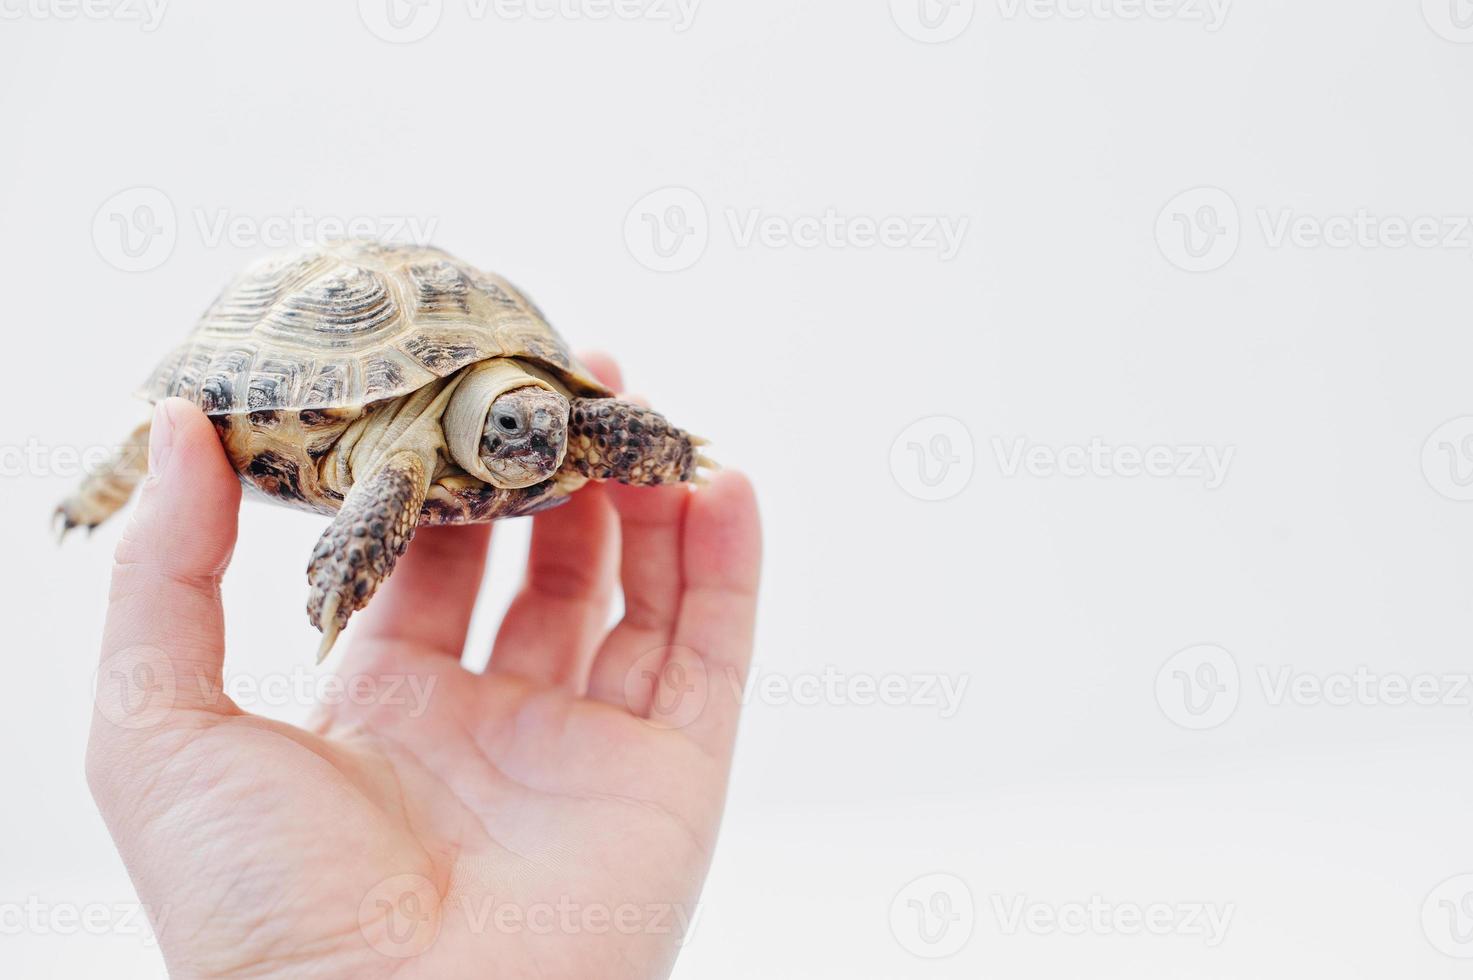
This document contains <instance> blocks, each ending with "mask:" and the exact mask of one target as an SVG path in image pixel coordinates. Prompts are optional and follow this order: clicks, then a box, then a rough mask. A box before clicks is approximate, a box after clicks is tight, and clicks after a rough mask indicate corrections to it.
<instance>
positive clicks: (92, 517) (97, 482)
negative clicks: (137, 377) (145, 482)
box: [52, 422, 152, 538]
mask: <svg viewBox="0 0 1473 980" xmlns="http://www.w3.org/2000/svg"><path fill="white" fill-rule="evenodd" d="M151 424H152V423H150V422H145V423H143V424H142V425H140V426H139V427H138V428H136V429H134V430H133V432H132V433H131V434H130V435H129V436H128V438H127V441H125V442H124V443H123V444H122V445H121V446H119V447H118V449H117V450H116V451H115V452H114V453H113V454H112V456H111V457H110V458H109V459H108V461H107V462H106V463H104V464H102V465H101V466H99V467H98V468H97V469H95V470H93V471H92V472H91V473H89V474H87V478H86V479H84V480H83V481H82V485H81V486H79V487H78V488H77V491H76V493H74V494H72V495H71V496H70V497H68V498H66V499H65V500H63V501H62V502H61V504H60V505H59V506H57V508H56V510H55V511H54V512H53V514H52V523H53V524H54V525H56V527H57V528H58V537H59V538H65V537H66V534H67V532H68V531H70V530H72V529H73V528H77V527H85V528H86V529H87V530H88V531H91V530H92V529H93V528H95V527H97V525H99V524H101V523H102V522H103V521H105V520H107V519H108V518H109V517H111V516H113V515H114V514H116V513H117V512H118V511H119V510H121V509H122V507H123V505H124V504H126V503H127V502H128V498H129V497H132V496H133V490H134V488H136V487H137V486H138V483H139V481H141V480H142V479H143V477H144V475H145V474H146V473H147V472H148V430H149V426H150V425H151Z"/></svg>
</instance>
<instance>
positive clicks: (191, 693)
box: [93, 398, 240, 743]
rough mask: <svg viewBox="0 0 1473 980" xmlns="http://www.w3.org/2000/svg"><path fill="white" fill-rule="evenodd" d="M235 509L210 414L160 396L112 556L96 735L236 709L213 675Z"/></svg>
mask: <svg viewBox="0 0 1473 980" xmlns="http://www.w3.org/2000/svg"><path fill="white" fill-rule="evenodd" d="M239 507H240V483H239V481H238V480H237V479H236V475H235V471H234V469H233V468H232V467H231V465H230V463H229V461H228V460H227V459H226V458H225V452H224V450H223V448H222V447H221V445H220V439H219V437H218V436H217V435H216V433H215V427H214V426H213V425H212V424H211V422H210V420H209V419H208V418H206V417H205V415H204V413H203V412H201V411H200V410H199V409H198V408H196V407H195V406H194V405H192V404H190V403H189V402H186V401H184V400H183V399H179V398H171V399H169V400H167V401H164V402H161V403H159V405H158V406H157V407H156V408H155V410H154V416H153V425H152V428H151V430H150V433H149V448H148V478H147V479H146V480H145V481H144V483H143V488H142V493H141V495H140V497H139V501H138V506H137V508H136V509H135V511H134V513H133V518H132V521H131V522H130V524H129V526H128V528H127V530H126V531H125V532H124V534H123V538H122V541H121V542H119V544H118V549H117V556H116V559H115V563H114V565H113V578H112V590H111V593H110V594H109V596H108V611H107V625H106V627H105V628H104V631H103V644H102V664H101V666H100V668H99V670H98V675H97V700H96V708H97V710H96V712H94V715H93V734H94V737H96V736H99V735H103V734H105V733H104V731H103V729H110V730H112V731H113V732H114V733H117V734H122V733H127V732H134V733H137V732H140V731H144V730H150V729H156V728H158V727H160V726H165V725H170V724H180V723H185V724H187V723H189V722H190V720H191V719H195V720H197V719H198V718H199V717H200V713H201V712H204V713H207V714H213V715H221V714H236V713H238V709H237V708H236V707H235V705H234V704H233V703H232V702H231V701H230V699H229V698H227V697H225V696H224V694H223V691H222V684H221V668H222V664H223V661H224V658H225V612H224V609H223V607H222V606H221V603H220V580H221V578H222V577H223V576H224V574H225V569H226V567H227V566H228V565H229V564H230V556H231V553H232V552H233V551H234V549H235V538H236V519H237V511H238V510H239ZM123 741H124V742H125V743H129V742H132V741H133V740H132V739H127V738H124V739H123Z"/></svg>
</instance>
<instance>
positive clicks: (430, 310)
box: [140, 241, 610, 415]
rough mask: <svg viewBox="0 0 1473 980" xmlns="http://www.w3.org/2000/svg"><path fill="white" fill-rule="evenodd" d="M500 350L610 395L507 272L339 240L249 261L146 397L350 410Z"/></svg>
mask: <svg viewBox="0 0 1473 980" xmlns="http://www.w3.org/2000/svg"><path fill="white" fill-rule="evenodd" d="M493 357H517V358H521V359H523V360H527V361H530V362H533V363H535V364H536V365H538V366H539V367H542V368H543V369H545V370H547V371H549V372H551V373H552V374H554V375H555V376H557V377H558V378H559V379H560V380H561V381H562V382H563V384H564V385H566V387H567V388H568V390H569V391H570V392H572V393H574V394H577V395H586V396H593V397H603V396H607V395H609V394H610V392H609V391H608V390H607V389H606V388H605V387H604V386H603V385H601V384H600V383H599V382H598V381H597V380H596V379H595V378H594V377H593V375H592V373H591V372H589V371H588V369H587V368H585V367H584V366H583V365H582V364H580V363H579V362H578V360H577V358H575V357H574V356H573V354H572V352H571V351H570V350H569V349H568V345H567V343H566V342H565V341H564V340H563V338H562V337H560V336H559V335H558V333H557V331H555V330H554V329H553V328H552V327H551V326H550V325H549V324H548V322H547V319H546V318H545V317H544V316H543V315H542V312H541V311H540V310H538V309H537V307H536V306H535V305H533V303H532V302H531V301H530V300H528V299H527V297H525V296H524V295H522V293H521V292H520V291H518V290H517V289H516V287H514V286H512V285H511V284H510V283H509V282H507V281H506V280H505V279H502V278H501V277H500V276H496V275H493V274H491V273H487V272H481V271H479V270H477V269H474V268H472V267H470V266H468V265H465V264H464V263H462V262H460V261H458V260H456V259H455V258H453V257H451V256H450V255H448V254H446V253H445V252H443V251H441V250H439V249H437V248H430V247H425V246H415V245H391V244H382V243H378V242H358V241H354V242H342V243H336V244H332V245H326V246H323V247H320V248H314V249H311V250H307V251H303V252H298V253H295V254H291V255H285V256H277V257H272V258H268V259H265V260H263V261H261V262H258V263H256V264H254V265H252V266H251V267H250V268H249V269H247V270H246V272H245V273H244V274H243V275H242V276H241V277H240V278H238V279H237V280H235V282H233V283H231V284H230V285H229V286H227V287H226V288H225V291H224V292H222V293H221V294H220V296H219V298H217V299H216V300H215V302H214V304H213V305H211V306H210V308H209V309H208V310H207V311H206V312H205V315H204V317H203V318H202V319H201V320H200V321H199V323H198V325H196V327H195V329H194V332H193V333H192V334H191V335H190V336H189V339H187V340H186V341H185V342H184V343H183V344H181V345H180V346H179V347H177V348H176V349H175V350H174V351H173V352H172V353H170V354H169V355H168V356H167V357H166V358H164V360H163V361H162V362H161V363H160V364H159V366H158V367H157V368H156V369H155V370H154V372H153V375H152V376H151V377H150V378H149V380H148V382H147V383H146V384H145V385H144V387H143V388H142V390H141V392H140V393H141V394H142V395H143V396H144V397H146V398H148V399H149V400H150V401H159V400H162V399H164V398H169V397H175V396H177V397H180V398H185V399H188V400H189V401H192V402H194V403H195V404H196V405H198V406H199V407H200V408H201V409H203V410H204V411H205V412H206V413H208V414H211V415H230V414H239V413H245V412H264V411H271V410H277V409H286V410H293V411H305V410H309V409H329V408H355V407H361V406H363V405H368V404H370V403H372V402H378V401H382V400H384V399H388V398H397V397H399V396H401V395H406V394H408V393H410V392H412V391H414V390H415V389H417V388H420V387H423V386H424V385H426V384H429V383H431V382H432V381H434V380H435V379H437V378H444V377H447V376H449V375H451V374H453V373H455V372H456V371H458V370H460V369H461V368H463V367H465V366H466V365H467V364H474V363H476V362H478V361H484V360H487V359H488V358H493Z"/></svg>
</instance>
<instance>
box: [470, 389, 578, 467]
mask: <svg viewBox="0 0 1473 980" xmlns="http://www.w3.org/2000/svg"><path fill="white" fill-rule="evenodd" d="M567 446H568V400H567V399H566V398H564V397H563V396H562V395H560V394H558V393H557V392H555V391H548V390H547V389H545V388H539V387H535V386H531V385H529V386H527V387H525V388H514V389H512V390H511V391H508V392H505V393H504V394H501V395H499V396H497V398H496V400H495V401H493V402H492V403H491V409H490V411H488V412H487V413H486V424H485V428H484V430H483V433H482V436H481V446H480V457H481V463H482V464H483V465H484V466H485V467H486V469H487V470H489V471H490V473H491V476H492V477H493V478H494V479H493V482H494V483H495V485H496V486H498V487H502V488H504V489H517V488H520V487H530V486H532V485H533V484H536V483H541V482H542V481H543V480H546V479H548V478H549V477H551V476H552V475H553V474H554V473H556V472H557V468H558V467H559V466H561V465H562V462H563V455H564V454H565V452H566V451H567Z"/></svg>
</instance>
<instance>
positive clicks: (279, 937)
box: [88, 417, 757, 977]
mask: <svg viewBox="0 0 1473 980" xmlns="http://www.w3.org/2000/svg"><path fill="white" fill-rule="evenodd" d="M197 422H198V424H199V425H198V427H197V426H196V425H195V420H186V421H185V422H182V423H181V422H179V421H177V420H176V421H175V423H174V425H175V431H174V433H173V443H174V445H173V449H172V451H171V452H170V453H169V461H168V464H167V467H166V468H165V471H164V473H163V474H161V475H156V476H155V477H154V478H153V480H152V481H151V483H152V485H151V486H149V487H148V488H146V490H145V499H144V500H143V501H142V503H141V504H140V508H139V512H138V517H137V519H136V521H135V529H130V532H129V534H128V536H127V538H126V539H125V541H124V542H123V544H122V545H121V546H120V549H119V566H118V569H117V571H116V573H115V577H114V590H113V597H112V605H111V609H110V614H109V623H108V631H107V637H106V640H105V643H104V646H105V651H104V654H105V656H108V655H112V656H115V657H121V658H126V659H132V660H138V659H139V658H143V657H151V658H153V661H152V668H154V669H156V670H159V671H164V672H171V673H172V674H173V675H174V676H175V677H176V678H178V679H180V681H181V682H180V683H177V684H175V685H174V690H175V691H176V692H177V693H176V696H175V697H174V699H173V704H172V705H171V708H170V710H169V711H168V712H167V713H166V714H165V715H164V716H163V718H162V720H161V721H160V722H159V723H158V724H157V725H155V726H154V727H152V728H150V729H148V730H143V731H137V730H131V729H128V728H116V727H114V726H111V725H109V723H108V721H107V720H106V719H107V718H108V717H110V716H111V713H110V712H109V711H108V710H107V706H106V705H105V704H102V703H101V699H102V698H103V697H104V695H102V694H100V695H99V698H100V703H99V713H98V717H99V720H98V721H95V723H94V731H93V739H92V742H91V745H90V746H89V759H88V763H89V777H90V778H91V780H92V782H93V785H94V791H95V792H96V794H97V796H98V800H99V804H100V806H101V808H102V810H103V813H104V816H105V817H106V818H107V820H108V823H109V827H110V829H111V830H112V832H113V835H114V838H115V839H116V840H117V842H118V845H119V849H120V851H121V852H122V854H123V857H124V860H125V861H126V863H127V864H128V866H129V871H130V873H131V874H132V876H133V878H134V882H135V885H136V886H137V888H138V891H139V895H140V898H141V899H142V900H143V902H144V904H145V905H147V906H148V907H149V908H150V911H151V914H152V916H153V918H154V922H155V928H156V930H157V931H158V933H159V939H160V944H161V946H162V948H163V949H164V952H165V955H166V958H167V959H168V960H169V963H170V966H171V968H172V969H174V970H175V971H176V972H179V973H181V974H184V975H207V976H220V975H270V974H273V973H280V974H282V975H291V976H310V975H323V976H342V975H351V976H375V975H387V974H391V973H393V974H395V975H402V976H430V977H454V976H462V975H486V974H487V973H494V974H495V975H500V976H522V975H535V976H570V977H571V976H595V975H596V976H602V977H608V976H631V977H633V976H662V975H665V974H666V973H668V971H669V969H670V965H671V964H672V963H673V961H674V957H675V955H676V953H677V952H678V950H679V945H680V942H681V940H682V937H683V935H684V934H686V933H687V932H688V931H689V929H690V927H691V924H692V922H693V920H694V917H695V915H696V906H695V903H696V900H697V898H698V896H699V892H700V886H701V883H702V881H703V879H704V876H705V872H706V869H707V866H708V864H709V860H710V854H711V850H712V847H713V845H714V842H715V836H716V829H717V825H718V822H719V818H720V811H721V807H722V802H723V799H724V795H725V783H726V778H727V771H728V766H729V757H730V749H731V744H732V738H733V737H734V732H735V722H736V712H737V707H738V703H739V698H738V697H737V695H736V691H737V689H738V688H739V686H740V678H741V675H742V674H743V672H744V670H745V663H746V655H747V654H746V653H745V652H744V651H749V650H750V639H751V601H752V592H753V590H754V588H755V576H756V563H757V554H756V549H757V545H756V541H755V513H754V512H753V511H752V510H751V500H750V491H749V489H748V488H747V487H746V485H745V483H744V482H743V481H741V480H739V479H733V480H723V481H719V482H718V483H717V484H716V485H715V486H713V487H711V488H709V489H707V490H705V491H703V492H702V493H699V494H695V495H690V494H688V493H686V491H685V490H684V489H682V488H664V489H661V490H659V491H653V492H651V491H633V492H627V493H626V492H621V493H617V494H608V495H607V497H606V496H605V495H604V494H602V493H599V492H594V493H585V494H580V495H579V496H578V497H576V498H575V500H574V502H573V503H571V504H569V505H567V506H566V507H564V508H561V509H559V510H556V511H552V512H550V513H549V514H546V515H543V516H542V517H539V518H538V519H537V524H536V525H535V526H534V535H533V537H534V540H533V548H532V556H531V561H530V567H529V574H528V584H527V586H526V588H525V589H524V590H523V592H522V594H521V595H520V596H519V597H518V598H517V600H516V602H515V603H514V604H513V606H512V608H511V610H510V611H509V612H508V615H507V618H506V620H505V622H504V623H503V626H502V628H501V631H500V634H499V636H498V639H497V643H496V648H495V651H494V653H493V657H492V667H491V669H490V670H488V672H487V673H486V674H484V675H481V674H474V673H471V672H468V671H466V670H464V669H463V668H462V667H461V666H460V663H459V660H458V656H457V654H458V652H459V649H460V646H461V645H462V644H463V642H464V638H465V630H466V627H467V625H468V622H469V617H470V611H471V608H472V606H473V604H474V598H475V594H476V591H477V588H478V585H479V581H480V572H481V569H482V567H483V561H484V553H485V548H486V544H487V535H488V533H489V532H488V530H487V529H484V528H477V529H468V528H450V529H427V530H426V531H423V532H421V535H420V538H419V539H417V540H416V542H415V545H414V546H413V547H411V549H410V551H409V553H408V554H407V555H406V556H405V559H404V561H403V562H402V563H401V567H400V569H399V570H398V571H396V573H395V575H394V577H393V578H392V579H391V580H390V582H389V583H388V585H387V586H386V587H385V589H384V591H383V592H382V594H381V595H380V596H379V597H377V598H376V599H375V602H374V605H373V606H372V607H370V609H369V610H367V611H366V612H365V613H364V614H363V615H362V618H363V620H364V621H363V622H362V623H361V624H360V625H359V627H358V630H357V631H356V632H358V633H359V635H358V636H356V637H352V639H353V640H354V643H353V644H352V647H351V649H350V650H349V654H348V657H347V662H346V663H345V664H344V668H343V672H344V673H346V674H347V675H348V680H349V682H351V681H352V679H354V678H359V679H367V680H368V681H369V683H370V686H371V688H372V689H373V690H376V691H382V692H388V691H391V690H392V691H397V692H399V696H397V697H383V698H378V699H375V700H373V701H372V702H371V703H366V702H363V701H358V700H356V699H351V700H349V701H346V702H344V703H342V704H339V705H336V706H333V707H330V708H323V709H320V710H319V713H318V715H317V716H316V719H315V721H314V723H313V724H312V725H311V726H310V729H311V730H302V729H297V728H293V727H291V726H288V725H284V724H281V723H278V722H274V721H270V720H267V719H263V718H259V717H255V716H251V715H248V714H244V713H242V712H241V711H240V710H239V709H238V708H236V707H235V705H234V704H232V703H230V702H229V701H228V699H223V698H220V697H218V696H216V697H215V698H213V699H205V700H204V701H202V702H200V703H191V701H190V695H191V694H192V692H194V691H196V690H198V691H204V690H207V689H210V688H209V684H201V685H196V684H194V683H193V682H192V681H189V682H184V681H183V678H184V677H185V676H187V675H190V674H197V675H198V676H200V677H209V678H218V677H219V670H220V653H219V652H218V651H219V648H220V647H223V642H219V643H216V642H213V641H215V640H217V639H222V638H223V636H222V631H221V627H223V619H221V617H222V615H223V614H222V613H221V612H220V610H219V596H218V591H213V589H212V583H214V582H217V581H218V574H219V573H220V572H223V568H224V566H225V564H226V563H227V561H228V556H229V553H230V547H231V545H232V544H233V540H234V507H233V502H232V501H231V500H230V498H231V497H232V495H233V496H235V497H237V498H238V488H237V485H236V484H235V481H234V479H233V477H231V478H229V480H228V483H227V482H224V480H223V479H222V478H223V477H227V476H229V474H228V473H222V472H216V473H214V474H213V476H211V475H210V474H208V472H207V471H208V470H209V466H208V465H205V466H204V467H203V472H205V476H199V474H200V473H201V472H202V469H201V467H202V464H201V462H200V461H199V460H198V459H195V460H192V461H189V463H188V468H186V467H185V466H184V461H183V460H181V454H182V451H188V452H203V451H207V449H208V447H209V446H210V444H211V440H212V439H213V434H212V433H211V432H210V431H209V428H208V423H205V422H204V420H203V418H202V417H201V418H199V419H198V420H197ZM196 441H197V442H198V443H199V445H198V446H193V445H191V444H192V443H193V442H196ZM214 452H215V454H216V455H217V456H218V455H219V453H218V448H216V449H215V450H214ZM216 464H217V465H218V466H224V465H225V464H224V461H223V458H220V459H219V460H217V461H216ZM176 470H178V471H179V472H178V473H177V475H176V474H175V471H176ZM190 473H193V474H195V476H194V477H192V478H191V479H194V480H195V481H196V482H197V483H199V485H196V486H193V487H190V488H188V489H189V491H190V492H192V494H194V495H195V496H196V499H197V495H198V494H199V493H201V492H206V493H214V494H217V495H222V496H223V498H224V499H223V503H225V504H227V505H229V506H224V507H221V508H220V509H219V511H218V512H219V513H220V514H223V515H229V516H228V520H225V518H223V517H222V521H224V525H225V526H223V527H222V528H219V529H216V530H217V531H218V532H220V533H217V534H214V535H211V534H209V533H203V534H201V533H200V532H201V530H207V529H201V528H199V526H198V515H197V513H196V514H194V515H192V516H193V518H194V520H193V524H194V526H193V527H190V526H188V525H189V523H190V522H189V520H188V518H189V517H190V516H191V515H188V514H185V513H183V511H184V510H186V507H185V505H184V503H183V501H177V502H176V503H175V505H174V506H177V507H178V509H179V511H180V513H178V514H173V515H171V513H170V499H171V498H170V496H169V488H168V487H167V486H164V484H167V483H168V481H169V478H170V476H171V475H176V479H181V480H182V479H184V478H185V476H186V475H187V474H190ZM608 498H613V499H614V504H617V507H616V506H614V504H611V502H610V499H608ZM621 522H622V531H623V533H622V535H621V534H620V533H619V525H620V524H621ZM185 530H187V531H188V533H190V534H193V535H194V543H193V544H192V545H185V544H183V543H182V542H180V541H178V540H174V541H170V540H169V538H170V534H171V531H185ZM145 531H147V534H145V533H144V532H145ZM620 537H622V539H623V547H622V555H621V554H620V551H621V549H620V548H619V545H618V539H619V538H620ZM212 542H213V544H212ZM191 547H192V548H194V549H195V552H194V554H193V555H191V554H190V548H191ZM212 548H213V549H214V550H213V552H212V550H211V549H212ZM191 561H193V562H195V564H196V568H194V569H190V568H186V567H183V564H184V563H188V562H191ZM616 569H617V570H618V573H619V577H621V578H622V580H623V587H624V592H625V596H626V607H627V612H626V615H625V618H624V620H623V622H621V623H620V624H619V625H618V626H617V627H616V628H615V629H614V630H613V631H612V632H610V633H609V634H608V635H607V636H604V635H603V633H604V630H603V622H604V617H605V616H606V610H607V605H608V601H609V598H610V595H611V593H612V590H613V587H614V583H613V579H614V577H615V572H616ZM212 591H213V595H211V594H210V593H211V592H212ZM163 607H168V608H163ZM181 618H183V619H187V620H190V621H191V622H193V624H194V626H195V627H198V628H190V629H187V630H182V631H181V630H180V629H178V626H179V621H180V619H181ZM163 623H168V624H170V625H169V626H164V625H161V624H163ZM170 627H173V628H170ZM181 633H183V634H185V635H189V636H194V637H196V638H197V640H199V642H192V643H190V642H181V640H180V636H181ZM140 651H143V652H141V653H140ZM406 680H409V681H411V682H412V684H409V683H404V682H405V681H406ZM693 680H694V681H695V683H692V681H693ZM213 689H214V690H216V691H218V689H219V688H218V683H216V685H215V687H214V688H213ZM411 690H413V691H417V692H419V694H418V697H416V696H413V695H410V694H408V693H407V692H409V691H411Z"/></svg>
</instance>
